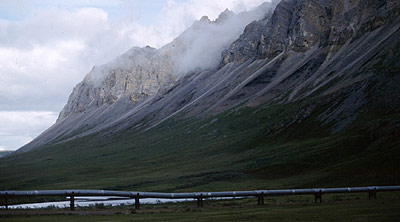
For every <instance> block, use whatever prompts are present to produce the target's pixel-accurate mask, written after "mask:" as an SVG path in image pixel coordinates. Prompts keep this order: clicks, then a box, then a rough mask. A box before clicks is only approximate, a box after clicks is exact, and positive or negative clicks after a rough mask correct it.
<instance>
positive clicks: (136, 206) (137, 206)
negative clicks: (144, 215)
mask: <svg viewBox="0 0 400 222" xmlns="http://www.w3.org/2000/svg"><path fill="white" fill-rule="evenodd" d="M139 199H140V198H139V193H137V194H136V197H135V209H136V210H139V209H140V202H139Z"/></svg>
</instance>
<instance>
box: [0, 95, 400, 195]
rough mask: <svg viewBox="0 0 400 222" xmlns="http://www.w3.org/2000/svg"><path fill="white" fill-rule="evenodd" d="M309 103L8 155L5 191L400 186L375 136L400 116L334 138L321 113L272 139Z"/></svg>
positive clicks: (388, 153)
mask: <svg viewBox="0 0 400 222" xmlns="http://www.w3.org/2000/svg"><path fill="white" fill-rule="evenodd" d="M310 103H312V102H310V101H304V102H296V103H291V104H285V105H269V106H265V107H259V108H243V109H239V110H235V111H234V110H230V111H229V112H225V113H222V114H220V115H218V116H214V117H210V118H208V119H194V118H190V119H185V120H176V119H171V120H170V121H168V122H165V123H163V124H162V125H160V126H158V127H156V128H153V129H151V130H149V131H145V132H137V131H131V130H126V131H124V132H123V133H120V134H118V135H109V136H108V137H107V136H102V137H101V139H99V136H96V135H92V136H88V137H84V138H80V139H76V140H73V141H70V142H67V143H63V144H58V145H53V146H49V147H42V148H40V149H37V150H35V151H32V152H28V153H24V154H21V155H16V156H11V157H6V158H2V159H0V169H1V171H0V185H1V189H2V190H4V189H77V188H84V189H117V190H141V191H165V192H169V191H202V190H204V191H217V190H245V189H261V188H263V189H265V188H271V189H272V188H284V187H287V188H295V187H298V188H300V187H311V186H323V187H329V186H352V185H383V184H400V175H399V174H398V172H399V170H400V166H399V163H398V159H399V157H400V154H399V149H398V147H399V140H398V139H396V138H393V136H389V137H386V136H385V135H384V136H380V137H379V138H373V139H371V137H374V135H375V134H374V132H375V131H376V132H380V131H381V129H380V125H379V123H381V122H382V121H383V122H385V121H387V122H389V123H390V122H393V121H398V120H399V119H400V115H399V114H397V113H389V114H385V115H382V114H381V113H374V112H369V113H365V114H364V115H362V116H360V118H359V121H355V123H354V124H353V128H354V130H349V131H347V132H345V133H342V134H337V135H331V134H330V133H329V131H328V130H327V129H328V127H329V126H320V125H319V123H318V122H317V121H316V118H317V116H318V108H317V109H316V110H317V111H316V113H314V114H312V115H311V116H309V117H308V118H306V119H305V120H303V121H302V122H301V123H293V124H291V125H290V127H287V128H286V130H285V131H283V132H280V133H279V134H277V135H274V129H276V128H274V126H279V124H280V123H282V122H284V121H285V120H286V119H287V117H288V116H290V115H292V114H293V113H295V112H297V111H298V110H299V108H301V107H306V106H308V105H310ZM366 115H372V116H366ZM363 118H368V119H374V121H368V122H366V121H362V119H363ZM214 119H218V120H217V121H213V120H214ZM389 125H390V124H389ZM325 127H326V129H325ZM271 129H272V130H271ZM360 129H367V130H360ZM389 135H391V134H390V133H389Z"/></svg>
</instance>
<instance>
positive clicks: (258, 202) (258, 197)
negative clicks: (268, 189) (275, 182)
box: [257, 192, 264, 205]
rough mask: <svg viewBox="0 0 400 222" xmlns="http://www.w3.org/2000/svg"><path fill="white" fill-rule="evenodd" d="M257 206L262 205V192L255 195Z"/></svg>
mask: <svg viewBox="0 0 400 222" xmlns="http://www.w3.org/2000/svg"><path fill="white" fill-rule="evenodd" d="M257 205H264V192H261V194H259V195H257Z"/></svg>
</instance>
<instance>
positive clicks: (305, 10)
mask: <svg viewBox="0 0 400 222" xmlns="http://www.w3.org/2000/svg"><path fill="white" fill-rule="evenodd" d="M398 7H399V4H398V1H394V0H388V1H374V0H368V1H361V0H360V1H350V0H343V1H329V0H301V1H298V0H283V1H282V2H281V3H280V4H279V5H278V6H277V7H276V9H275V11H274V13H273V15H272V16H271V17H265V18H264V19H263V20H260V21H254V22H253V23H251V24H250V25H249V26H247V27H246V29H245V31H244V33H243V35H242V36H241V37H240V38H239V39H238V40H236V41H235V42H234V43H233V44H232V45H231V46H230V47H229V49H227V50H225V51H224V52H223V53H222V57H223V63H222V65H225V64H227V63H229V62H244V61H246V60H247V59H249V58H253V57H254V56H257V58H272V57H275V56H276V55H278V54H279V53H281V52H283V51H288V50H292V51H295V52H305V51H307V50H310V49H311V48H312V47H313V46H316V45H318V46H319V47H328V46H329V47H332V49H337V48H338V47H340V46H342V45H344V44H345V43H346V41H348V40H349V39H353V40H355V39H357V37H360V36H362V35H364V34H365V33H366V32H371V31H373V30H374V29H376V28H378V27H381V26H383V25H384V24H387V23H388V22H389V21H392V20H393V19H395V18H396V17H397V16H398V15H399V9H398Z"/></svg>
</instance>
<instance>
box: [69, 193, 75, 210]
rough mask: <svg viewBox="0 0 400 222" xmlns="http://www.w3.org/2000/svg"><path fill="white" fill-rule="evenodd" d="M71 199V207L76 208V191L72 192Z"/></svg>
mask: <svg viewBox="0 0 400 222" xmlns="http://www.w3.org/2000/svg"><path fill="white" fill-rule="evenodd" d="M69 201H70V202H69V207H70V209H71V210H75V193H74V192H72V193H71V196H70V199H69Z"/></svg>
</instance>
